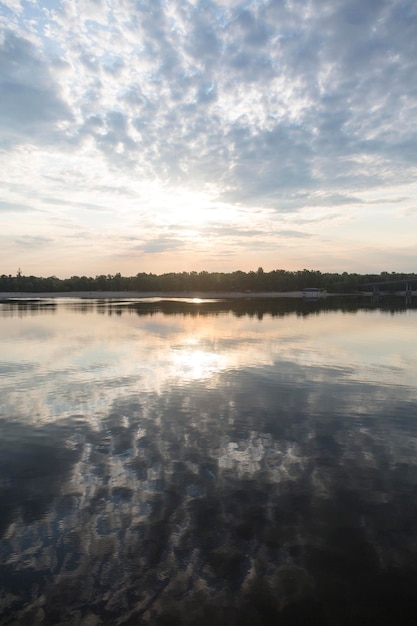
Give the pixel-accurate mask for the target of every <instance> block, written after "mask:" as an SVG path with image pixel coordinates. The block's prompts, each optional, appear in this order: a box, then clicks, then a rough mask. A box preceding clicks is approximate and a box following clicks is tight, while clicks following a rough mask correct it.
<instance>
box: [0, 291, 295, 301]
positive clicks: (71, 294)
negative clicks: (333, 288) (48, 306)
mask: <svg viewBox="0 0 417 626" xmlns="http://www.w3.org/2000/svg"><path fill="white" fill-rule="evenodd" d="M302 296H303V292H302V291H267V292H266V291H265V292H235V291H216V292H203V291H152V292H145V291H63V292H42V293H34V292H32V293H29V292H13V291H11V292H3V293H0V301H1V300H11V299H12V300H16V299H18V300H41V299H49V298H82V299H86V300H91V299H93V300H97V299H100V300H103V299H104V300H144V299H150V298H181V299H187V300H189V299H193V298H201V299H204V300H221V299H231V298H302Z"/></svg>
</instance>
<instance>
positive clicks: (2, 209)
mask: <svg viewBox="0 0 417 626" xmlns="http://www.w3.org/2000/svg"><path fill="white" fill-rule="evenodd" d="M37 210H38V209H34V208H33V207H31V206H29V205H25V204H20V203H16V202H3V201H2V200H0V213H25V212H26V211H37Z"/></svg>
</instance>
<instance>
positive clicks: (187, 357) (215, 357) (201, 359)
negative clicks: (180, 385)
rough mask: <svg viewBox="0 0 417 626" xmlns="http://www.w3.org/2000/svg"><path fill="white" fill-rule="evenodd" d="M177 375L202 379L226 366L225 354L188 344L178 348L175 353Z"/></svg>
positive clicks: (174, 364)
mask: <svg viewBox="0 0 417 626" xmlns="http://www.w3.org/2000/svg"><path fill="white" fill-rule="evenodd" d="M172 360H173V367H174V371H175V375H176V376H177V377H179V378H183V379H184V380H200V379H205V378H209V377H210V376H212V375H213V374H216V373H218V372H220V371H221V370H224V369H225V368H226V358H225V356H224V355H221V354H216V353H215V352H210V351H205V350H201V349H199V348H193V347H192V345H188V346H186V347H184V348H180V349H178V350H177V351H176V352H175V353H174V355H173V359H172Z"/></svg>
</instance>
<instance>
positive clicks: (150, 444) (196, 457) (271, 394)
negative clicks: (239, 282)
mask: <svg viewBox="0 0 417 626" xmlns="http://www.w3.org/2000/svg"><path fill="white" fill-rule="evenodd" d="M0 340H1V353H0V497H1V509H0V535H1V541H0V582H1V585H0V587H1V594H0V615H1V618H0V623H1V624H19V625H20V624H23V625H24V624H28V625H29V624H30V625H32V624H51V625H52V624H74V625H75V624H82V625H84V626H94V625H96V624H138V625H141V624H155V625H165V626H166V625H174V624H185V625H188V624H189V625H194V624H197V625H199V626H200V625H201V626H203V625H204V624H210V625H214V624H216V625H226V624H227V625H228V626H234V625H239V626H240V625H246V624H247V625H251V626H252V625H256V624H259V625H262V626H264V625H269V624H278V625H283V626H289V625H291V626H304V625H308V626H314V625H316V624H317V625H318V624H320V625H321V624H323V625H329V626H337V625H344V626H348V625H349V626H350V625H352V626H353V625H355V626H357V625H361V624H366V625H381V624H387V625H388V624H389V625H390V626H392V625H394V624H395V625H397V624H398V625H401V626H404V625H408V624H413V625H415V624H416V623H417V358H416V347H417V341H416V340H417V310H416V308H415V305H414V304H412V305H411V306H409V307H408V308H405V304H404V303H403V301H402V300H401V299H397V300H394V301H393V302H382V303H381V304H373V303H372V302H370V301H367V300H363V301H355V300H348V301H337V300H332V299H328V300H326V301H323V302H306V303H303V302H301V301H298V300H281V301H278V300H270V301H262V300H259V301H257V300H249V301H232V302H225V301H223V302H210V303H208V302H201V303H196V302H188V303H184V302H182V303H180V302H173V301H171V302H157V301H155V302H137V303H133V302H125V303H115V302H109V301H107V302H105V301H91V302H85V301H83V302H81V301H76V300H74V301H66V302H63V301H46V302H43V303H39V302H26V303H4V304H0Z"/></svg>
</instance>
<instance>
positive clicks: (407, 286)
mask: <svg viewBox="0 0 417 626" xmlns="http://www.w3.org/2000/svg"><path fill="white" fill-rule="evenodd" d="M396 286H397V287H398V288H399V289H401V287H403V288H404V289H403V291H405V296H406V298H407V299H408V298H411V296H412V295H413V287H414V288H415V287H416V286H417V278H406V279H402V280H379V281H378V282H374V283H365V284H364V287H371V288H372V291H373V292H374V295H375V296H377V295H379V294H380V288H381V287H388V288H390V287H396Z"/></svg>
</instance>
